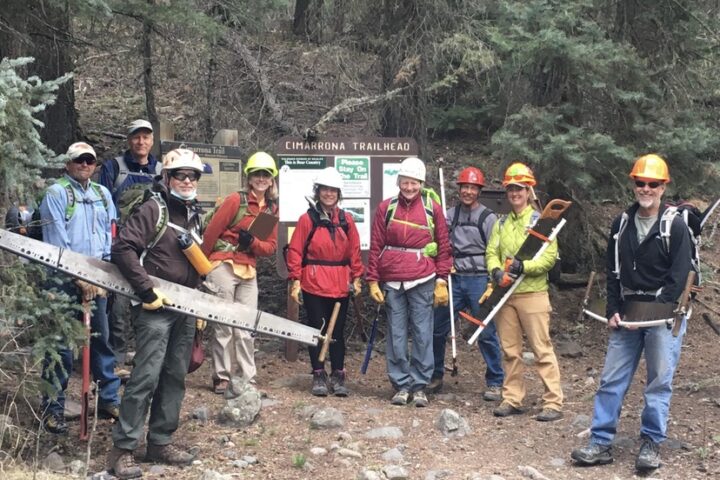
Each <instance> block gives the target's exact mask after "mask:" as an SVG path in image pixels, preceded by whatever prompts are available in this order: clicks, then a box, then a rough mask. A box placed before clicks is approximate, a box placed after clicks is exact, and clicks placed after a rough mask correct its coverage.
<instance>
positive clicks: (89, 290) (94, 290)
mask: <svg viewBox="0 0 720 480" xmlns="http://www.w3.org/2000/svg"><path fill="white" fill-rule="evenodd" d="M75 285H77V287H78V288H79V289H80V293H81V294H82V299H83V301H85V302H89V301H90V300H93V299H94V298H95V297H106V296H107V290H105V289H104V288H100V287H96V286H95V285H93V284H92V283H88V282H86V281H84V280H75Z"/></svg>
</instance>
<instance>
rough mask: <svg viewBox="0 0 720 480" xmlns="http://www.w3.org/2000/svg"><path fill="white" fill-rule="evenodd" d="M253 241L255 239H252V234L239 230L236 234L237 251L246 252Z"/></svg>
mask: <svg viewBox="0 0 720 480" xmlns="http://www.w3.org/2000/svg"><path fill="white" fill-rule="evenodd" d="M254 240H255V237H253V235H252V233H250V232H248V231H247V230H240V232H238V250H247V249H248V248H250V245H252V243H253V241H254Z"/></svg>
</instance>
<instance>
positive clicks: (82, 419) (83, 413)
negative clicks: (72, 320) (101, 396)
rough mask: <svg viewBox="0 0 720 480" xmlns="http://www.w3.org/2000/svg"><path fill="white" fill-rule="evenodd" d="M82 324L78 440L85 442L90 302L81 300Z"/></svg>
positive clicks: (87, 404) (88, 379) (88, 373)
mask: <svg viewBox="0 0 720 480" xmlns="http://www.w3.org/2000/svg"><path fill="white" fill-rule="evenodd" d="M82 309H83V324H84V325H85V345H83V348H82V393H81V396H80V440H87V439H88V436H89V433H88V414H89V410H90V318H91V317H90V316H91V313H90V302H89V301H87V300H83V303H82Z"/></svg>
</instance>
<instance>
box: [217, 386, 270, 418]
mask: <svg viewBox="0 0 720 480" xmlns="http://www.w3.org/2000/svg"><path fill="white" fill-rule="evenodd" d="M225 398H226V402H225V406H224V407H223V408H222V410H220V420H221V421H223V422H225V423H229V424H231V425H234V426H236V427H246V426H248V425H250V424H251V423H252V422H253V421H254V420H255V418H256V417H257V416H258V414H259V413H260V408H261V406H262V399H261V396H260V392H258V391H257V389H256V388H255V387H254V386H252V385H251V384H250V383H248V382H246V381H245V380H244V379H242V378H239V377H233V378H232V380H231V381H230V387H229V388H228V389H227V390H226V391H225Z"/></svg>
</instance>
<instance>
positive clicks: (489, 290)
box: [478, 283, 493, 305]
mask: <svg viewBox="0 0 720 480" xmlns="http://www.w3.org/2000/svg"><path fill="white" fill-rule="evenodd" d="M492 292H493V286H492V283H488V286H487V288H486V289H485V292H483V294H482V296H481V297H480V299H479V300H478V303H479V304H480V305H482V304H483V303H485V300H487V299H488V298H489V297H490V295H492Z"/></svg>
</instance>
